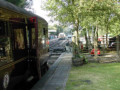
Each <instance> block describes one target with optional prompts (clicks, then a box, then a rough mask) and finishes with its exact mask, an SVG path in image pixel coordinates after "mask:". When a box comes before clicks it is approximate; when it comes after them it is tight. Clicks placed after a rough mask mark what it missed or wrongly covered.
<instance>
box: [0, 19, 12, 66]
mask: <svg viewBox="0 0 120 91" xmlns="http://www.w3.org/2000/svg"><path fill="white" fill-rule="evenodd" d="M5 27H6V26H5V24H4V22H3V23H1V21H0V66H2V65H4V64H6V63H8V62H10V61H12V60H11V51H10V38H9V37H7V36H6V34H5V31H6V30H5V29H6V28H5Z"/></svg>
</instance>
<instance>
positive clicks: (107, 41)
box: [106, 26, 108, 48]
mask: <svg viewBox="0 0 120 91" xmlns="http://www.w3.org/2000/svg"><path fill="white" fill-rule="evenodd" d="M106 47H107V48H108V26H107V28H106Z"/></svg>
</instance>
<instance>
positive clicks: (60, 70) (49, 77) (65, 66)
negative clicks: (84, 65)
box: [32, 53, 72, 90]
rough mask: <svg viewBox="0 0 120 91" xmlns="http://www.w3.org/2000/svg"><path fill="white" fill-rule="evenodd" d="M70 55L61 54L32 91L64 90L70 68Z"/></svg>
mask: <svg viewBox="0 0 120 91" xmlns="http://www.w3.org/2000/svg"><path fill="white" fill-rule="evenodd" d="M71 59H72V53H62V54H61V56H60V57H59V58H58V59H57V61H56V62H55V63H54V64H53V66H52V67H51V68H50V69H49V71H48V72H47V73H46V74H45V75H44V77H43V78H42V79H41V80H40V81H38V83H37V84H36V85H35V86H34V87H33V88H32V90H39V89H40V90H64V89H65V86H66V82H67V79H68V75H69V71H70V68H71Z"/></svg>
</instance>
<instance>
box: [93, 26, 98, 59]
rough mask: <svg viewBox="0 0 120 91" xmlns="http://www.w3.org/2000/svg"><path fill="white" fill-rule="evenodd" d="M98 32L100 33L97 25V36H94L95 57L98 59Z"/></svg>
mask: <svg viewBox="0 0 120 91" xmlns="http://www.w3.org/2000/svg"><path fill="white" fill-rule="evenodd" d="M97 33H98V26H97V25H96V31H95V36H94V50H95V51H94V55H95V56H94V58H95V60H97V40H98V39H97Z"/></svg>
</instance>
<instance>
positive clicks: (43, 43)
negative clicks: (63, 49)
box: [42, 28, 46, 48]
mask: <svg viewBox="0 0 120 91" xmlns="http://www.w3.org/2000/svg"><path fill="white" fill-rule="evenodd" d="M42 45H43V48H46V30H45V28H43V37H42Z"/></svg>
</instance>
